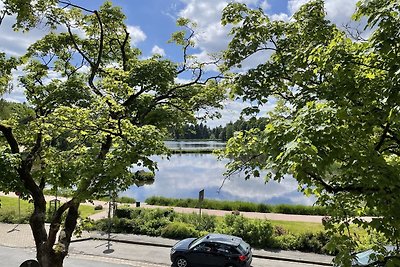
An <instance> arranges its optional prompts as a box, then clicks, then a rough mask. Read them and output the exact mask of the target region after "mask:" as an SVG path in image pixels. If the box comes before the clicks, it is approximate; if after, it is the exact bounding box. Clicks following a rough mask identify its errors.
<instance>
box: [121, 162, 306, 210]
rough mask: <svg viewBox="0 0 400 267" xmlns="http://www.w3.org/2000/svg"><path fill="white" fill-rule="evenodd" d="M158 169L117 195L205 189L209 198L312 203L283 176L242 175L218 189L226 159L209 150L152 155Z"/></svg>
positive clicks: (181, 194)
mask: <svg viewBox="0 0 400 267" xmlns="http://www.w3.org/2000/svg"><path fill="white" fill-rule="evenodd" d="M154 160H156V161H157V162H158V168H159V171H158V172H157V173H156V178H155V183H154V184H152V185H145V186H143V187H136V186H132V187H130V188H129V189H128V190H127V191H125V192H124V193H122V194H121V195H124V196H130V197H134V198H136V199H137V200H138V201H144V200H145V199H146V198H147V197H150V196H164V197H173V198H197V197H198V192H199V191H200V190H201V189H203V188H204V189H205V197H206V198H210V199H223V200H241V201H251V202H258V203H269V204H281V203H290V204H305V205H312V204H313V203H314V199H313V198H309V197H305V196H304V195H303V194H302V193H300V192H298V191H297V182H296V180H294V179H293V178H291V177H286V178H285V179H284V180H283V181H282V182H281V183H277V182H273V181H272V182H269V183H267V184H265V183H264V180H263V178H253V179H250V180H247V181H245V180H244V176H243V175H236V176H233V177H231V178H230V179H229V180H226V181H225V183H224V185H223V187H222V188H221V190H219V188H220V187H221V185H222V183H223V180H224V176H223V173H224V171H225V164H226V163H227V160H223V161H218V160H217V158H216V156H215V155H213V154H182V155H180V154H175V155H172V156H171V158H170V160H167V159H165V158H161V157H154Z"/></svg>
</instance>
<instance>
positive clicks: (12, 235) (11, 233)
mask: <svg viewBox="0 0 400 267" xmlns="http://www.w3.org/2000/svg"><path fill="white" fill-rule="evenodd" d="M108 237H109V236H108V234H106V233H101V232H84V233H83V235H82V237H80V238H76V237H75V238H73V245H71V246H73V247H74V250H73V251H75V252H79V253H81V254H84V253H85V251H79V244H80V243H81V242H86V241H88V240H108ZM110 240H111V241H113V242H118V243H127V244H139V245H149V246H159V247H168V248H169V247H172V246H173V245H174V244H175V243H176V242H177V240H173V239H168V238H161V237H150V236H143V235H133V234H111V235H110ZM0 246H7V247H19V248H34V247H35V244H34V241H33V237H32V232H31V229H30V226H29V225H28V224H20V225H15V224H3V223H0ZM253 255H254V257H258V258H265V259H274V260H284V261H292V262H299V263H311V264H318V265H321V266H331V262H332V259H333V258H332V257H331V256H326V255H320V254H314V253H303V252H299V251H282V250H258V249H255V250H253ZM98 256H103V257H104V254H103V255H98Z"/></svg>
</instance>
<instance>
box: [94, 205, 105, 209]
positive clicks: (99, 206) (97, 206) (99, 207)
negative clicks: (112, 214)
mask: <svg viewBox="0 0 400 267" xmlns="http://www.w3.org/2000/svg"><path fill="white" fill-rule="evenodd" d="M102 209H103V206H102V205H96V206H94V210H102Z"/></svg>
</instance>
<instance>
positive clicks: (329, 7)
mask: <svg viewBox="0 0 400 267" xmlns="http://www.w3.org/2000/svg"><path fill="white" fill-rule="evenodd" d="M309 1H310V0H289V1H288V9H289V11H290V14H289V15H293V14H294V13H295V12H296V11H298V10H299V8H300V7H301V6H302V5H304V4H305V3H307V2H309ZM357 2H358V0H325V9H326V12H327V18H328V19H329V20H331V21H332V22H333V23H336V24H337V25H339V26H341V25H343V24H346V23H348V22H350V20H351V15H352V14H353V13H354V11H355V8H356V3H357Z"/></svg>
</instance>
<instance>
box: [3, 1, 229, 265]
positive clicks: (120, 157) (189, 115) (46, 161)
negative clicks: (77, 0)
mask: <svg viewBox="0 0 400 267" xmlns="http://www.w3.org/2000/svg"><path fill="white" fill-rule="evenodd" d="M3 2H4V9H3V10H2V11H0V12H1V16H3V15H7V16H11V15H15V16H16V17H17V19H16V23H15V25H14V28H15V29H23V30H29V29H31V28H32V27H35V26H38V27H42V28H43V27H44V28H46V29H47V30H48V31H47V32H48V34H47V35H46V36H44V37H43V38H42V39H40V40H38V41H36V42H35V43H33V44H32V45H31V46H30V47H29V48H28V50H27V51H26V54H25V55H24V56H23V57H22V58H21V60H16V59H15V60H14V59H12V58H11V57H9V55H5V54H3V53H0V94H2V93H3V92H4V91H6V90H7V88H8V85H9V83H8V82H9V81H10V78H11V77H10V73H11V72H10V71H11V69H12V68H13V67H15V66H16V63H20V64H21V68H23V72H22V76H21V77H19V82H20V86H21V87H22V89H23V90H24V93H25V96H26V100H27V104H26V105H24V107H26V108H25V109H19V110H18V111H12V110H11V113H10V110H9V109H8V111H9V113H8V114H6V115H5V116H2V117H1V118H0V170H1V172H0V190H1V191H4V192H20V193H21V195H22V196H23V197H24V198H26V199H28V198H31V199H32V201H33V203H34V209H33V213H32V216H31V217H30V224H31V228H32V231H33V236H34V238H35V243H36V251H37V259H38V261H39V262H40V264H41V266H42V267H50V266H51V267H61V266H62V264H63V260H64V258H65V256H66V255H67V254H68V248H69V243H70V240H71V236H72V234H73V232H74V230H75V227H76V223H77V219H78V216H79V214H78V209H79V205H80V203H81V202H82V201H84V200H87V199H95V198H97V197H101V196H104V195H107V194H108V193H109V192H119V191H123V190H125V189H127V188H128V187H129V186H131V185H133V184H136V185H144V184H147V183H151V182H152V181H153V180H154V175H147V174H145V173H144V172H142V171H138V172H136V173H132V172H131V170H132V168H139V169H146V170H149V171H150V172H153V171H154V170H155V168H156V162H154V161H153V160H152V159H151V156H153V155H160V154H165V155H168V153H169V151H168V150H167V148H166V147H165V146H164V140H165V139H166V137H167V136H168V129H170V128H175V127H180V125H182V124H184V123H194V121H195V120H196V118H197V114H199V113H201V111H202V110H204V109H210V110H213V112H208V113H207V114H205V115H204V116H207V117H212V116H215V115H217V114H216V113H214V111H216V109H215V108H219V107H221V104H220V102H221V100H222V99H224V97H225V92H224V90H223V88H218V77H216V78H213V77H211V76H210V75H208V73H206V72H205V71H204V70H203V67H204V64H202V62H199V61H198V60H196V58H195V57H193V56H192V55H191V54H192V50H191V49H192V47H193V45H194V43H193V41H192V40H191V38H192V37H193V31H192V29H191V28H190V27H191V24H190V23H189V21H187V20H185V19H179V20H178V21H177V23H178V26H180V27H181V28H182V29H183V30H182V31H180V32H178V33H176V34H173V35H172V39H171V42H174V43H176V44H177V45H178V46H180V47H181V48H182V62H172V61H171V60H168V59H166V58H162V57H161V56H159V55H155V56H152V57H150V58H143V57H142V56H141V52H140V50H139V49H137V48H136V47H133V46H132V45H131V38H130V35H129V32H128V30H127V26H126V24H125V19H126V18H125V15H124V14H123V13H122V11H121V8H119V7H115V6H113V5H112V3H111V2H110V1H106V2H105V3H104V4H103V5H102V6H100V7H98V9H97V10H89V9H86V8H84V7H80V6H77V5H74V4H73V3H71V2H70V1H56V0H41V1H19V0H5V1H3ZM1 21H2V20H1ZM1 21H0V25H1ZM1 26H3V25H1ZM77 33H79V34H77ZM166 41H167V40H166ZM188 58H190V60H188ZM14 63H15V64H14ZM187 73H189V76H190V77H192V78H193V79H192V80H186V79H185V81H187V83H179V82H177V80H178V79H177V78H180V77H183V76H185V75H186V74H187ZM203 75H206V76H207V77H206V78H205V77H204V76H203ZM6 87H7V88H6ZM2 104H4V102H2ZM28 107H29V108H28ZM48 187H55V188H58V189H62V188H68V189H73V191H74V192H73V194H72V196H71V199H70V200H69V201H68V202H66V203H65V204H64V205H61V206H60V207H59V209H58V210H57V211H56V213H55V215H54V216H53V217H52V222H51V227H50V228H49V230H48V231H47V230H46V228H45V227H44V223H45V217H46V201H45V198H44V194H43V190H44V189H45V188H48ZM64 216H66V220H65V223H63V222H64V221H63V220H62V219H63V218H64ZM60 231H62V234H60Z"/></svg>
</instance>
